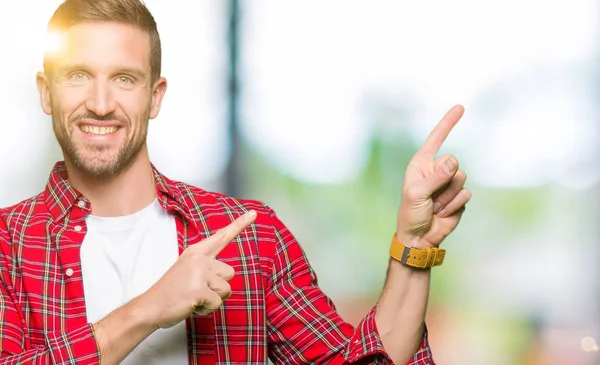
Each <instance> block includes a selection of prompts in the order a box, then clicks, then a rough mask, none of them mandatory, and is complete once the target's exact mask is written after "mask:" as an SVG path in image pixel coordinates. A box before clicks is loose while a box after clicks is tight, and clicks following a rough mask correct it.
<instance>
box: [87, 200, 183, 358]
mask: <svg viewBox="0 0 600 365" xmlns="http://www.w3.org/2000/svg"><path fill="white" fill-rule="evenodd" d="M86 223H87V228H88V232H87V234H86V236H85V238H84V240H83V244H82V246H81V270H82V276H83V288H84V290H85V305H86V310H87V320H88V322H90V323H96V322H98V321H99V320H100V319H102V318H103V317H105V316H106V315H107V314H109V313H110V312H112V311H113V310H114V309H116V308H118V307H120V306H122V305H123V304H125V303H126V302H128V301H129V300H131V299H133V298H134V297H136V296H138V295H140V294H142V293H143V292H145V291H146V290H148V289H149V288H150V287H151V286H152V285H153V284H154V283H155V282H157V281H158V280H159V279H160V278H161V276H162V275H163V274H164V273H165V272H166V271H167V270H168V269H169V268H170V267H171V266H172V265H173V264H174V263H175V261H176V260H177V258H178V257H179V249H178V245H177V228H176V226H175V218H174V217H173V216H171V215H169V214H168V213H167V211H166V210H164V209H163V208H162V207H161V206H160V204H159V202H158V200H154V202H153V203H152V204H150V205H149V206H147V207H146V208H144V209H142V210H141V211H139V212H137V213H134V214H131V215H127V216H122V217H97V216H93V215H90V216H88V217H87V219H86ZM188 363H189V362H188V351H187V336H186V329H185V321H183V322H181V323H179V324H178V325H176V326H174V327H172V328H169V329H161V330H158V331H156V332H154V333H153V334H152V335H150V336H149V337H148V338H147V339H146V340H144V341H143V342H142V343H141V344H140V345H139V346H137V347H136V348H135V349H134V350H133V352H132V353H131V354H130V355H129V356H128V357H127V358H125V360H124V361H123V362H122V363H121V364H126V365H134V364H135V365H137V364H139V365H154V364H156V365H158V364H173V365H178V364H188Z"/></svg>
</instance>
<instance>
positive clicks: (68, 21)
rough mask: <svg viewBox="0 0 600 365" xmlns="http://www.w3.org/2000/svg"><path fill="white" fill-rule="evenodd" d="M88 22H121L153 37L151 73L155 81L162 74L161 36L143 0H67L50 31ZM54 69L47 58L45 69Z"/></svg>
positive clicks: (52, 23) (52, 21)
mask: <svg viewBox="0 0 600 365" xmlns="http://www.w3.org/2000/svg"><path fill="white" fill-rule="evenodd" d="M86 21H93V22H119V23H124V24H128V25H131V26H134V27H136V28H138V29H141V30H143V31H145V32H146V33H148V34H149V36H150V72H151V77H152V81H156V80H157V79H158V78H159V77H160V73H161V57H162V55H161V47H160V36H159V34H158V29H157V27H156V21H155V20H154V17H153V16H152V14H151V13H150V11H149V10H148V8H147V7H146V5H145V4H144V3H143V2H142V1H141V0H66V1H65V2H63V3H62V4H61V5H60V6H59V7H58V9H56V11H55V12H54V15H53V16H52V18H51V19H50V21H49V22H48V31H61V30H67V29H69V28H71V27H74V26H76V25H78V24H80V23H83V22H86ZM50 68H51V62H50V60H49V59H48V58H47V57H45V58H44V69H45V70H46V71H48V70H49V69H50Z"/></svg>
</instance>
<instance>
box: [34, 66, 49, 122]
mask: <svg viewBox="0 0 600 365" xmlns="http://www.w3.org/2000/svg"><path fill="white" fill-rule="evenodd" d="M35 81H36V84H37V89H38V92H39V93H40V103H41V104H42V110H43V111H44V113H46V114H47V115H52V99H51V98H50V81H49V80H48V76H47V75H46V74H45V73H43V72H38V73H37V75H36V78H35Z"/></svg>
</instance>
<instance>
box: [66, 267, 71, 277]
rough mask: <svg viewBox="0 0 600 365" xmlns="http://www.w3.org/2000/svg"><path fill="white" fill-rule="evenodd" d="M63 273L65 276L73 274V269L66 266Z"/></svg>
mask: <svg viewBox="0 0 600 365" xmlns="http://www.w3.org/2000/svg"><path fill="white" fill-rule="evenodd" d="M65 274H66V275H67V276H73V269H71V268H68V269H67V271H66V272H65Z"/></svg>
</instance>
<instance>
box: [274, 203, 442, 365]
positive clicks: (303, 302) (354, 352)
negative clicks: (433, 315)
mask: <svg viewBox="0 0 600 365" xmlns="http://www.w3.org/2000/svg"><path fill="white" fill-rule="evenodd" d="M267 209H269V212H270V213H271V219H272V225H273V234H274V237H273V238H272V239H273V241H274V243H275V248H274V253H273V271H272V273H270V279H269V281H268V287H267V288H265V289H266V308H267V331H268V337H269V356H270V358H271V360H272V361H273V362H275V363H276V364H284V363H285V364H309V363H310V364H382V365H383V364H393V362H392V360H391V359H390V358H389V356H388V355H387V353H386V351H385V349H384V347H383V344H382V342H381V337H380V335H379V332H378V330H377V326H376V323H375V308H373V309H372V310H371V311H370V312H369V313H368V314H367V315H366V317H365V318H364V319H363V320H362V321H361V323H360V324H359V325H358V326H357V327H356V328H354V327H353V326H352V325H350V324H349V323H347V322H345V321H343V320H342V318H341V317H340V316H339V314H338V313H337V311H336V309H335V306H334V304H333V302H332V301H331V299H330V298H328V297H327V296H326V295H325V294H324V293H323V292H322V291H321V289H320V288H319V287H318V282H317V277H316V274H315V272H314V271H313V269H312V268H311V266H310V264H309V263H308V260H307V258H306V255H305V253H304V252H303V250H302V248H301V247H300V245H299V244H298V242H296V240H295V238H294V237H293V235H292V234H291V232H290V231H289V230H288V229H287V228H286V227H285V225H284V224H283V223H282V222H281V221H280V220H279V219H278V218H277V217H276V216H275V213H274V212H273V211H272V210H271V209H270V208H267ZM408 364H409V365H434V362H433V358H432V355H431V351H430V349H429V344H428V340H427V331H425V332H424V334H423V339H422V341H421V346H420V348H419V350H418V351H417V353H416V354H415V355H414V356H413V358H412V359H411V360H410V361H409V362H408Z"/></svg>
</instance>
